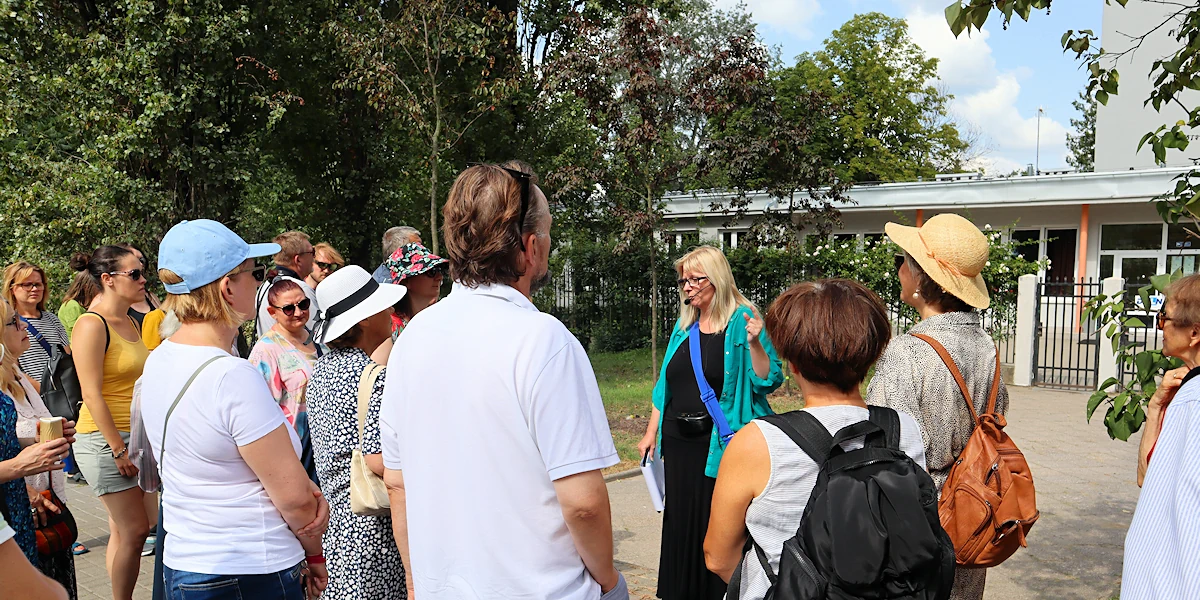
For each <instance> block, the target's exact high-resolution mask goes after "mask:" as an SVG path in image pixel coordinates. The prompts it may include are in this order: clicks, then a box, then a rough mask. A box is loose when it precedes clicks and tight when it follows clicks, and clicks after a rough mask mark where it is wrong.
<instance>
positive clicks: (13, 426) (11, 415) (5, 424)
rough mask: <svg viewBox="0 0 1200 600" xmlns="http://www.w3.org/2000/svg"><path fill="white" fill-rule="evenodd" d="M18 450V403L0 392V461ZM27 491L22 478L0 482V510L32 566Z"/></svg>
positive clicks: (34, 543) (33, 541)
mask: <svg viewBox="0 0 1200 600" xmlns="http://www.w3.org/2000/svg"><path fill="white" fill-rule="evenodd" d="M20 453H21V442H20V441H19V440H18V439H17V406H16V404H15V403H14V402H13V399H12V397H10V396H9V395H8V394H5V393H4V392H0V461H6V460H12V459H14V458H16V456H17V455H18V454H20ZM29 508H30V507H29V493H28V492H26V491H25V478H24V477H18V478H16V479H14V480H12V481H6V482H4V483H0V509H3V510H2V512H3V515H4V520H5V521H8V524H9V525H10V526H11V527H12V528H13V531H15V532H16V533H17V535H16V537H15V538H13V539H15V540H17V545H18V546H20V547H21V551H22V552H24V553H25V558H28V559H29V562H30V563H32V564H33V566H35V567H36V566H37V565H38V551H37V538H36V537H35V536H34V534H33V531H34V527H33V516H32V515H30V514H29Z"/></svg>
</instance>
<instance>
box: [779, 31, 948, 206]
mask: <svg viewBox="0 0 1200 600" xmlns="http://www.w3.org/2000/svg"><path fill="white" fill-rule="evenodd" d="M937 64H938V63H937V59H935V58H929V57H927V56H926V55H925V52H924V51H923V50H922V49H921V48H920V47H919V46H917V44H916V43H915V42H913V40H912V38H911V37H909V35H908V24H907V23H906V22H905V21H904V20H903V19H896V18H893V17H889V16H887V15H883V14H880V13H867V14H862V15H857V16H855V17H854V18H853V19H851V20H850V21H848V22H847V23H846V24H844V25H842V27H840V28H839V29H838V30H836V31H834V32H833V33H832V34H831V35H830V37H829V38H828V39H826V40H825V43H824V46H823V48H822V49H821V50H818V51H817V52H814V53H805V54H801V55H800V56H799V57H798V58H797V60H796V65H795V66H793V67H790V68H788V69H784V70H782V71H781V72H779V73H778V74H777V75H776V90H777V93H778V94H779V96H780V97H781V101H782V102H783V106H784V107H785V108H784V109H783V110H784V111H785V114H787V115H789V116H790V117H791V118H794V119H797V120H799V119H804V118H805V115H804V114H803V113H802V112H801V110H796V109H797V108H802V107H803V105H802V104H801V105H800V106H798V107H792V108H791V110H789V107H788V104H787V99H788V98H789V97H795V96H797V95H802V94H804V93H806V92H815V93H819V94H822V95H824V96H826V97H828V98H829V99H830V102H831V104H832V106H833V114H832V116H831V119H830V122H829V123H827V124H826V125H825V126H823V127H822V128H821V130H820V132H819V134H818V135H817V136H816V138H815V139H814V140H813V141H812V142H811V143H810V144H809V146H808V151H809V152H813V153H817V154H820V155H822V156H829V157H831V158H832V159H833V160H834V161H835V162H837V163H840V165H842V166H841V167H839V169H838V171H839V172H838V175H839V178H840V179H845V180H850V181H856V182H858V181H912V180H915V179H917V178H918V177H926V178H929V177H933V176H934V175H936V174H937V172H938V171H939V170H940V169H952V170H957V169H958V168H959V167H961V164H960V163H961V160H960V159H959V158H958V157H960V156H961V155H962V153H963V152H964V150H966V146H967V145H966V143H965V142H963V140H962V139H961V138H960V136H959V132H958V128H957V127H956V125H955V124H954V123H953V122H952V121H951V120H949V119H948V117H947V105H948V103H949V102H950V100H951V99H952V98H953V96H950V95H949V94H946V93H945V92H944V91H942V90H941V89H939V88H938V86H937V85H935V84H934V83H931V82H933V81H934V80H935V79H936V77H937Z"/></svg>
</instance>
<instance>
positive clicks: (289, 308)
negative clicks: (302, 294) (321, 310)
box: [272, 298, 312, 317]
mask: <svg viewBox="0 0 1200 600" xmlns="http://www.w3.org/2000/svg"><path fill="white" fill-rule="evenodd" d="M309 306H312V300H309V299H308V298H305V299H303V300H301V301H299V302H297V303H295V304H285V305H283V306H274V305H272V308H274V309H276V310H282V311H283V314H285V315H287V316H289V317H290V316H292V315H293V314H295V313H296V310H297V309H299V310H300V312H304V311H306V310H308V307H309Z"/></svg>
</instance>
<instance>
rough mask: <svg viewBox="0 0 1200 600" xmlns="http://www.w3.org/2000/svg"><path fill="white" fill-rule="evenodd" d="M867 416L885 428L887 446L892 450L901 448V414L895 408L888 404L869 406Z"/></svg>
mask: <svg viewBox="0 0 1200 600" xmlns="http://www.w3.org/2000/svg"><path fill="white" fill-rule="evenodd" d="M867 414H868V415H869V416H868V417H867V418H868V419H869V420H870V421H871V422H872V423H874V424H876V425H878V426H879V428H880V429H882V430H883V436H884V439H885V440H886V441H887V447H888V448H891V449H892V450H899V449H900V414H899V413H897V412H896V411H895V409H891V408H888V407H886V406H868V407H867Z"/></svg>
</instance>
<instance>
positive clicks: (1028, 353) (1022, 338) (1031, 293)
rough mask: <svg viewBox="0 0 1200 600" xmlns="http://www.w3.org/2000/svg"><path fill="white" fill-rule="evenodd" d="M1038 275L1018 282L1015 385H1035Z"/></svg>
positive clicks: (1025, 277) (1023, 276)
mask: <svg viewBox="0 0 1200 600" xmlns="http://www.w3.org/2000/svg"><path fill="white" fill-rule="evenodd" d="M1037 287H1038V278H1037V275H1022V276H1021V277H1020V279H1018V280H1017V339H1016V342H1015V343H1016V347H1015V349H1016V352H1015V353H1014V354H1015V356H1014V358H1013V385H1020V386H1030V385H1033V370H1034V368H1035V365H1034V364H1033V355H1034V352H1033V349H1034V344H1036V343H1037V303H1038V301H1039V299H1038V293H1037Z"/></svg>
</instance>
